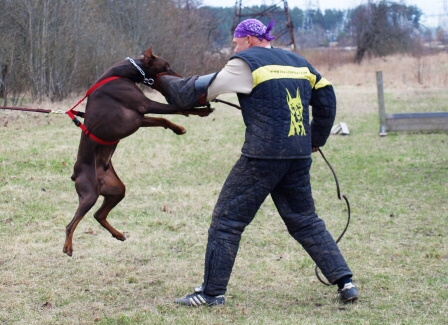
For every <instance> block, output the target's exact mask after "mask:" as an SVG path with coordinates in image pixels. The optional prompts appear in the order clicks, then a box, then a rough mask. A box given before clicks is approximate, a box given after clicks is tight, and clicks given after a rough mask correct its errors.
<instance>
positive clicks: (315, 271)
mask: <svg viewBox="0 0 448 325" xmlns="http://www.w3.org/2000/svg"><path fill="white" fill-rule="evenodd" d="M213 101H214V102H215V103H224V104H227V105H229V106H232V107H236V108H238V109H241V107H240V106H238V105H236V104H233V103H231V102H227V101H225V100H221V99H217V98H216V99H214V100H213ZM318 150H319V152H320V155H321V156H322V158H323V159H324V160H325V162H326V163H327V165H328V167H329V168H330V170H331V173H332V174H333V177H334V181H335V182H336V191H337V195H338V199H339V200H342V199H344V201H345V203H346V204H347V211H348V217H347V224H346V225H345V228H344V230H343V231H342V233H341V234H340V235H339V237H338V239H336V244H337V243H339V241H340V240H341V239H342V237H344V235H345V232H346V231H347V229H348V226H349V224H350V203H349V202H348V199H347V197H346V196H345V195H344V194H342V195H341V189H340V188H339V181H338V177H337V176H336V173H335V171H334V169H333V167H332V166H331V164H330V163H329V161H328V160H327V158H325V156H324V153H323V152H322V150H320V148H319V149H318ZM314 273H315V274H316V277H317V278H318V279H319V281H320V282H322V283H323V284H325V285H326V286H330V285H331V284H330V283H328V282H325V281H324V280H322V278H321V277H320V275H319V268H318V267H317V265H316V266H315V267H314Z"/></svg>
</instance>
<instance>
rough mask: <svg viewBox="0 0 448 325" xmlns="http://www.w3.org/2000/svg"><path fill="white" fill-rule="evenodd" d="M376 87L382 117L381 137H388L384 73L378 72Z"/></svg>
mask: <svg viewBox="0 0 448 325" xmlns="http://www.w3.org/2000/svg"><path fill="white" fill-rule="evenodd" d="M376 86H377V89H378V110H379V115H380V133H379V134H380V136H385V135H387V131H386V107H385V105H384V90H383V72H382V71H377V72H376Z"/></svg>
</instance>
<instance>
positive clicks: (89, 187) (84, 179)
mask: <svg viewBox="0 0 448 325" xmlns="http://www.w3.org/2000/svg"><path fill="white" fill-rule="evenodd" d="M73 180H74V181H75V188H76V192H77V193H78V198H79V204H78V209H77V210H76V213H75V215H74V217H73V219H72V221H71V222H70V223H69V224H68V225H67V227H66V228H65V244H64V249H63V252H64V253H66V254H67V255H69V256H72V254H73V243H72V242H73V233H74V232H75V229H76V226H77V225H78V223H79V222H80V221H81V219H82V218H83V217H84V216H85V215H86V213H87V212H89V210H90V209H91V208H92V207H93V206H94V205H95V203H96V201H97V200H98V196H99V195H98V193H97V190H96V187H97V186H96V184H95V180H96V178H95V176H94V175H91V174H90V173H85V172H84V173H80V174H79V175H78V176H76V178H74V179H73Z"/></svg>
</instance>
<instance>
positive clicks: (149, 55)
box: [143, 45, 154, 66]
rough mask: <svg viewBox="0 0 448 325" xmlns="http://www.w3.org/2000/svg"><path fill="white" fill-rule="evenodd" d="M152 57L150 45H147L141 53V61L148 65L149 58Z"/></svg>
mask: <svg viewBox="0 0 448 325" xmlns="http://www.w3.org/2000/svg"><path fill="white" fill-rule="evenodd" d="M153 58H154V55H153V54H152V45H150V46H149V48H148V49H147V50H146V51H145V53H144V54H143V63H144V64H145V65H146V66H148V65H149V63H150V62H151V59H153Z"/></svg>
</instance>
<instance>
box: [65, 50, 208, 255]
mask: <svg viewBox="0 0 448 325" xmlns="http://www.w3.org/2000/svg"><path fill="white" fill-rule="evenodd" d="M160 74H168V75H173V76H178V77H180V75H178V74H177V73H176V72H174V71H173V70H172V69H171V67H170V65H169V63H168V62H167V61H165V60H164V59H162V58H161V57H159V56H156V55H153V52H152V47H149V48H148V49H147V50H146V51H145V52H144V55H143V56H142V57H141V58H139V59H130V58H128V59H127V60H125V61H122V62H119V63H117V64H115V65H114V66H112V67H110V68H109V69H108V70H107V71H106V72H105V73H104V74H103V75H102V76H101V77H100V78H99V79H98V81H97V84H96V85H100V86H98V88H96V89H95V90H94V91H93V92H91V93H90V94H89V96H88V99H87V105H86V110H85V115H84V123H85V128H86V129H84V132H83V133H82V134H81V140H80V143H79V148H78V156H77V159H76V163H75V166H74V171H73V175H72V177H71V178H72V180H73V181H74V182H75V188H76V192H77V193H78V198H79V204H78V209H77V210H76V213H75V215H74V217H73V219H72V221H71V222H70V223H69V224H68V225H67V227H66V239H65V244H64V249H63V251H64V253H66V254H67V255H69V256H72V254H73V244H72V240H73V233H74V231H75V229H76V226H77V225H78V223H79V222H80V221H81V219H82V218H83V217H84V216H85V215H86V213H87V212H88V211H89V210H90V209H91V208H92V207H93V206H94V205H95V203H96V201H97V200H98V197H99V196H100V195H102V196H103V197H104V201H103V204H102V205H101V207H100V208H99V209H98V211H96V212H95V214H94V217H95V219H96V220H97V221H98V222H99V223H100V224H101V225H102V226H103V227H104V228H106V229H107V230H108V231H109V232H110V233H111V234H112V236H113V237H115V238H116V239H118V240H125V239H126V237H125V236H124V235H123V233H121V232H119V231H118V230H116V229H115V228H114V227H112V226H111V225H110V224H109V223H108V222H107V220H106V218H107V215H108V214H109V212H110V211H111V210H112V209H113V208H114V207H115V206H116V205H117V204H118V203H119V202H120V201H121V200H122V199H123V198H124V196H125V185H124V184H123V182H122V181H121V180H120V178H119V177H118V175H117V173H116V172H115V170H114V167H113V166H112V160H111V159H112V155H113V154H114V151H115V148H116V147H117V142H118V141H119V140H120V139H123V138H125V137H127V136H129V135H131V134H132V133H134V132H135V131H137V130H138V129H139V128H140V127H155V126H162V127H164V128H168V129H171V130H172V131H173V132H174V133H176V134H184V133H185V132H186V130H185V129H184V128H183V127H182V126H180V125H176V124H174V123H172V122H170V121H169V120H167V119H164V118H158V117H148V116H145V114H148V113H154V114H181V115H184V116H189V115H199V116H207V115H209V114H210V113H211V112H212V109H211V108H210V107H205V108H196V109H189V110H180V109H179V108H178V107H176V106H173V105H169V104H163V103H158V102H155V101H152V100H150V99H149V98H147V97H146V96H145V95H144V93H143V92H142V90H141V89H140V88H139V87H138V86H137V85H136V83H142V82H143V83H145V84H146V85H148V86H150V87H151V88H153V89H156V90H158V91H159V92H161V93H162V95H164V91H163V89H161V88H160V87H159V86H158V85H157V83H154V80H157V76H158V75H160ZM110 77H119V78H115V79H114V78H112V80H111V81H108V82H105V83H104V84H101V83H102V82H104V81H105V80H106V79H108V78H110ZM92 88H93V87H92ZM87 130H88V131H87Z"/></svg>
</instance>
